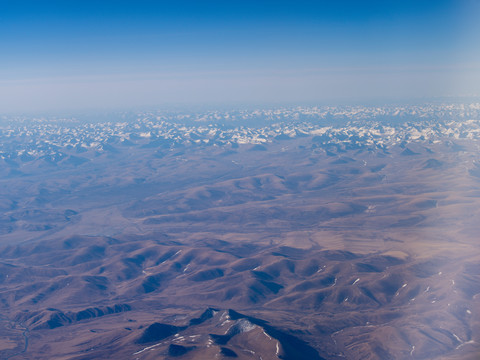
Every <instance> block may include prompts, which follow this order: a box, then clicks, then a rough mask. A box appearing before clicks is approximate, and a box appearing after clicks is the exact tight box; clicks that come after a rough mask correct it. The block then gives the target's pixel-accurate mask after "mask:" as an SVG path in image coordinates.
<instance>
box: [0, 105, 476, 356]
mask: <svg viewBox="0 0 480 360" xmlns="http://www.w3.org/2000/svg"><path fill="white" fill-rule="evenodd" d="M112 118H113V119H112ZM115 119H116V120H115ZM0 139H1V141H0V163H1V166H0V189H1V190H0V209H1V212H0V308H1V311H0V314H1V315H0V358H1V359H111V358H115V359H176V358H178V359H214V358H219V359H229V358H239V359H263V360H266V359H340V358H342V359H344V358H346V359H382V360H383V359H477V358H478V356H479V354H480V345H479V342H480V338H479V335H480V316H479V312H478V310H477V309H480V295H479V294H480V244H479V242H478V234H479V233H480V225H479V222H478V219H480V162H479V161H480V158H479V154H480V152H479V150H480V148H479V145H480V143H479V139H480V105H479V104H466V105H450V104H437V105H431V104H430V105H422V106H420V105H419V106H405V107H400V106H386V107H370V108H369V107H328V108H327V107H326V108H315V107H312V108H308V107H299V108H283V109H273V110H265V109H261V110H241V111H240V110H236V111H233V110H232V111H223V112H220V111H213V112H208V111H206V112H202V113H180V112H176V113H173V112H171V113H162V112H145V113H138V114H126V113H125V114H116V115H115V116H112V117H111V118H108V119H106V120H98V119H97V120H95V119H89V118H58V117H57V118H53V117H52V118H47V117H45V118H26V117H15V118H13V117H6V116H5V117H3V118H2V119H1V120H0Z"/></svg>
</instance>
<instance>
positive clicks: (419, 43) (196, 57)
mask: <svg viewBox="0 0 480 360" xmlns="http://www.w3.org/2000/svg"><path fill="white" fill-rule="evenodd" d="M478 19H480V1H479V0H450V1H447V0H431V1H422V0H417V1H410V0H402V1H395V0H392V1H389V0H383V1H359V0H358V1H346V0H343V1H342V0H336V1H333V0H332V1H236V0H225V1H200V0H199V1H182V0H179V1H146V0H143V1H142V0H137V1H121V0H117V1H100V0H98V1H88V0H83V1H76V0H70V1H69V0H63V1H42V0H37V1H22V0H13V1H9V0H0V112H11V111H14V112H19V111H20V112H21V111H28V112H30V111H43V110H68V109H72V110H74V109H92V108H113V107H129V106H149V107H152V106H160V105H164V104H171V103H185V104H201V103H207V104H222V103H223V104H228V103H231V104H238V103H252V104H261V103H282V102H288V103H295V102H301V103H320V104H326V103H329V102H337V103H338V102H345V103H348V102H350V101H356V102H358V101H363V100H364V101H371V100H380V101H381V100H382V99H385V100H386V101H389V100H399V101H401V100H404V99H405V100H408V99H411V98H423V97H427V98H429V97H441V96H459V95H460V96H461V95H477V96H478V95H479V94H480V45H479V44H480V24H479V23H480V21H478Z"/></svg>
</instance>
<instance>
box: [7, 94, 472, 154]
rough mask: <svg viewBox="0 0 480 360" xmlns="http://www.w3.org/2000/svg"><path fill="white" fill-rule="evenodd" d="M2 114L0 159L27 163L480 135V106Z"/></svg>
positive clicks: (360, 145)
mask: <svg viewBox="0 0 480 360" xmlns="http://www.w3.org/2000/svg"><path fill="white" fill-rule="evenodd" d="M118 118H119V119H120V120H121V121H118V122H115V121H108V122H99V123H95V122H86V123H85V122H81V121H78V120H77V119H73V118H72V119H61V120H58V119H47V118H33V119H27V118H6V117H4V118H2V121H1V122H0V138H1V142H0V158H2V159H14V160H15V161H17V160H18V161H22V162H28V161H32V160H33V159H35V158H45V159H61V158H64V157H65V154H64V153H72V151H73V152H75V153H77V154H81V153H83V152H92V151H93V152H95V153H102V152H114V151H115V149H116V147H118V146H121V147H125V146H141V147H147V148H163V149H172V148H175V147H177V146H179V145H181V146H189V145H193V146H198V145H202V146H209V145H215V146H222V145H228V144H238V145H241V144H258V145H261V144H268V143H271V142H276V141H285V140H289V139H295V138H297V137H311V138H312V142H313V143H314V144H317V145H318V146H327V145H335V146H341V147H343V148H345V149H354V148H371V149H378V148H380V149H385V148H388V147H390V146H393V145H396V144H404V143H409V142H413V141H425V142H429V143H435V142H438V141H440V140H445V139H450V140H455V139H471V140H477V139H479V138H480V104H479V103H473V104H463V105H458V104H456V105H451V104H450V105H449V104H444V105H424V106H409V107H399V106H391V107H360V106H358V107H321V108H320V107H295V108H281V109H257V110H248V111H247V110H237V111H225V112H219V111H212V112H205V113H191V114H188V113H184V114H180V113H175V114H168V113H161V112H149V113H139V114H137V115H136V116H135V118H134V119H133V120H132V121H125V116H122V115H121V114H120V115H119V116H118Z"/></svg>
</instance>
